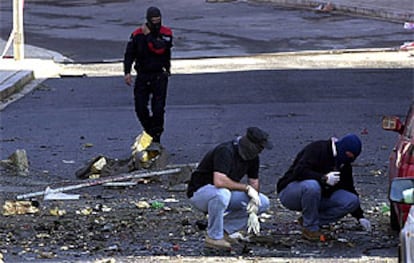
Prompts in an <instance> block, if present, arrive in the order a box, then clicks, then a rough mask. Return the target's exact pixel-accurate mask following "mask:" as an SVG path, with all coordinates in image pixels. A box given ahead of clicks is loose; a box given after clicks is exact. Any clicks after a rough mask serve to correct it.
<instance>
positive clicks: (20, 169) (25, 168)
mask: <svg viewBox="0 0 414 263" xmlns="http://www.w3.org/2000/svg"><path fill="white" fill-rule="evenodd" d="M0 164H2V165H3V166H5V167H6V168H7V169H9V170H12V171H13V172H14V174H15V175H17V176H28V175H29V160H28V158H27V154H26V150H24V149H17V150H16V151H15V152H14V153H13V154H12V155H10V156H9V158H8V159H7V160H1V162H0Z"/></svg>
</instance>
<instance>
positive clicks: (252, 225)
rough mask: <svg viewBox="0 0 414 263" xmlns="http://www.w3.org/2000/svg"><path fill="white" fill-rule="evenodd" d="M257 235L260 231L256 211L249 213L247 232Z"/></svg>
mask: <svg viewBox="0 0 414 263" xmlns="http://www.w3.org/2000/svg"><path fill="white" fill-rule="evenodd" d="M251 232H253V234H255V235H258V234H259V233H260V222H259V218H258V217H257V214H256V213H250V214H249V219H248V220H247V233H248V234H250V233H251Z"/></svg>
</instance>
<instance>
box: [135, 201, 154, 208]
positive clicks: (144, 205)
mask: <svg viewBox="0 0 414 263" xmlns="http://www.w3.org/2000/svg"><path fill="white" fill-rule="evenodd" d="M135 206H136V207H137V208H139V209H147V208H150V207H151V206H150V204H149V203H148V202H146V201H139V202H137V203H135Z"/></svg>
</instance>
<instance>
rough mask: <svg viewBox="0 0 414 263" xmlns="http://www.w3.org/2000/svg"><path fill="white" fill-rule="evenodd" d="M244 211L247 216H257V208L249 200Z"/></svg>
mask: <svg viewBox="0 0 414 263" xmlns="http://www.w3.org/2000/svg"><path fill="white" fill-rule="evenodd" d="M246 211H247V213H248V214H250V213H255V214H257V213H258V212H259V207H258V206H257V205H256V204H255V203H254V201H253V200H250V202H249V203H248V204H247V206H246Z"/></svg>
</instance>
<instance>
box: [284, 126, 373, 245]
mask: <svg viewBox="0 0 414 263" xmlns="http://www.w3.org/2000/svg"><path fill="white" fill-rule="evenodd" d="M360 153H361V141H360V139H359V138H358V137H357V136H356V135H354V134H349V135H346V136H345V137H343V138H342V139H340V140H337V139H335V138H332V139H330V140H321V141H316V142H312V143H310V144H308V145H307V146H305V148H303V150H301V151H300V152H299V153H298V154H297V156H296V158H295V160H294V162H293V164H292V165H291V166H290V168H289V169H288V171H287V172H286V173H285V175H284V176H283V177H281V178H280V179H279V181H278V183H277V192H278V194H279V199H280V202H281V203H282V204H283V205H284V206H285V207H286V208H288V209H290V210H295V211H301V212H302V216H301V217H300V218H299V220H298V221H299V223H300V224H301V225H302V226H303V229H302V235H303V237H304V238H305V239H308V240H314V241H319V240H323V239H324V238H325V237H324V235H323V233H321V232H320V226H321V225H325V224H329V223H332V222H335V221H337V220H339V219H340V218H342V217H344V216H346V215H347V214H349V213H350V214H351V215H352V216H354V217H355V218H356V219H357V220H358V222H359V223H360V224H361V226H362V227H363V228H364V229H365V230H367V231H370V230H371V223H370V221H369V220H368V219H366V218H364V216H363V211H362V209H361V206H360V200H359V197H358V193H357V192H356V190H355V187H354V180H353V177H352V166H351V163H352V162H353V161H354V160H355V159H356V158H357V157H358V155H359V154H360Z"/></svg>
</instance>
